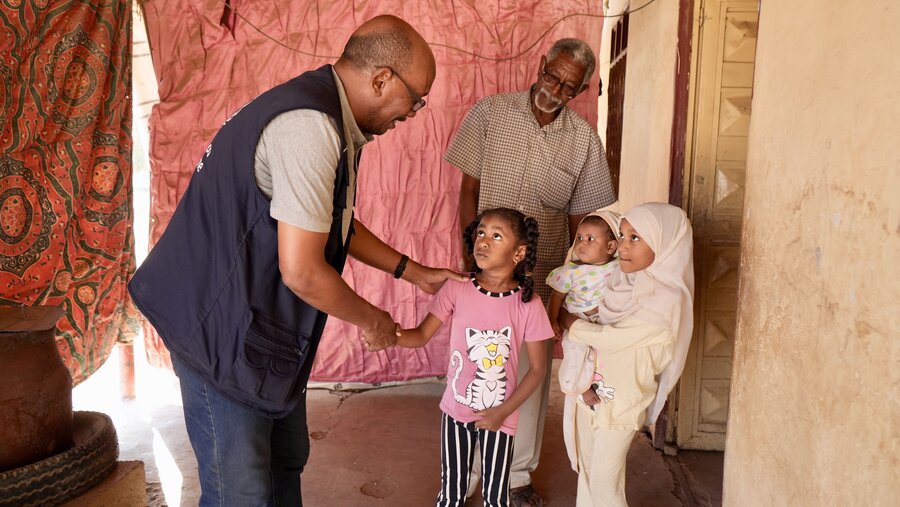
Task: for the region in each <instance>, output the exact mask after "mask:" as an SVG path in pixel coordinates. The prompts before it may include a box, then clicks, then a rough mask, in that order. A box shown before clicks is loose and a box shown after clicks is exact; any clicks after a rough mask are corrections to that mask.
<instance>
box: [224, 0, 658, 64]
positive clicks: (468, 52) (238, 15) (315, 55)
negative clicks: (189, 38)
mask: <svg viewBox="0 0 900 507" xmlns="http://www.w3.org/2000/svg"><path fill="white" fill-rule="evenodd" d="M224 1H225V5H226V6H228V8H230V9H231V12H233V13H234V15H235V16H237V17H239V18H241V19H242V20H244V22H245V23H247V24H248V25H250V27H251V28H253V29H254V30H256V31H257V32H259V33H260V34H262V35H263V36H264V37H266V38H267V39H269V40H271V41H272V42H274V43H276V44H278V45H279V46H281V47H283V48H285V49H287V50H289V51H293V52H295V53H300V54H302V55H307V56H312V57H314V58H326V59H331V60H335V59H337V58H338V56H335V55H320V54H317V53H310V52H307V51H303V50H302V49H298V48H295V47H291V46H288V45H287V44H285V43H283V42H281V41H280V40H277V39H275V38H274V37H272V36H271V35H269V34H267V33H266V32H264V31H263V30H262V29H260V28H259V27H258V26H256V25H254V24H253V23H252V22H251V21H250V20H249V19H247V18H246V17H244V15H243V14H241V13H240V12H238V10H237V9H235V8H234V6H232V5H231V2H230V1H229V0H224ZM654 2H656V0H648V1H647V3H645V4H644V5H641V6H640V7H635V8H634V9H631V10H626V11H622V12H620V13H619V14H589V13H586V12H573V13H572V14H567V15H565V16H563V17H561V18H559V19H557V20H556V21H554V22H553V24H551V25H550V26H549V27H548V28H547V29H546V30H544V33H542V34H541V35H540V36H539V37H538V38H537V39H535V41H534V42H533V43H531V45H530V46H528V47H527V48H525V49H524V50H522V51H521V52H519V53H518V54H515V55H512V56H504V57H502V58H496V57H492V56H485V55H482V54H479V53H473V52H472V51H467V50H465V49H462V48H458V47H456V46H451V45H448V44H442V43H440V42H428V45H429V46H432V47H439V48H445V49H449V50H452V51H458V52H460V53H464V54H467V55H470V56H473V57H475V58H478V59H481V60H489V61H492V62H503V61H506V60H514V59H516V58H519V57H520V56H522V55H524V54H525V53H527V52H529V51H531V50H532V49H534V47H535V46H537V45H538V43H539V42H541V41H542V40H543V39H544V37H546V36H547V34H549V33H550V30H552V29H553V28H554V27H556V25H558V24H560V23H562V22H563V21H565V20H567V19H569V18H573V17H577V16H582V17H588V18H601V19H602V18H620V17H622V16H625V15H627V14H631V13H633V12H638V11H640V10H642V9H645V8H646V7H648V6H650V4H652V3H654Z"/></svg>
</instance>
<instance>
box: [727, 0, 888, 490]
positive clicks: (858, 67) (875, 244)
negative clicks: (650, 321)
mask: <svg viewBox="0 0 900 507" xmlns="http://www.w3.org/2000/svg"><path fill="white" fill-rule="evenodd" d="M848 5H849V4H844V3H838V2H818V1H813V0H802V1H795V2H766V1H763V2H761V11H760V22H759V27H760V32H759V39H758V47H757V60H756V61H757V67H756V73H755V84H754V98H753V104H752V106H753V117H752V120H751V125H750V139H749V151H748V159H747V166H748V167H747V181H746V201H745V215H744V228H743V237H742V258H741V282H740V291H739V320H738V326H737V338H736V345H735V358H734V372H733V383H732V391H731V405H730V415H729V420H728V436H727V445H726V453H725V478H724V494H723V500H724V503H725V505H792V506H796V505H888V504H891V505H896V503H894V502H896V501H897V499H898V498H900V477H898V475H900V463H898V460H900V430H898V427H900V425H898V422H900V402H898V389H897V386H898V384H900V357H898V356H900V354H898V329H900V303H898V302H900V284H898V278H900V269H898V260H897V259H898V255H897V252H898V251H900V199H898V197H900V151H898V146H897V144H898V140H900V127H898V124H897V122H896V120H897V118H898V117H900V102H898V101H897V86H898V84H900V59H898V58H897V52H898V49H900V31H897V30H896V24H897V21H898V20H900V7H898V5H897V4H896V3H894V2H862V3H857V4H854V6H853V7H852V9H851V10H848Z"/></svg>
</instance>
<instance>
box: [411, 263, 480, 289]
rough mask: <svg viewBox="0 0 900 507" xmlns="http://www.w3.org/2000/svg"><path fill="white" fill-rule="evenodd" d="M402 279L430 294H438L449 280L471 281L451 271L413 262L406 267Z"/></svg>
mask: <svg viewBox="0 0 900 507" xmlns="http://www.w3.org/2000/svg"><path fill="white" fill-rule="evenodd" d="M402 278H403V279H404V280H406V281H408V282H409V283H411V284H413V285H415V286H416V287H418V288H420V289H422V291H424V292H427V293H428V294H434V293H436V292H437V291H438V289H440V288H441V287H442V286H443V285H444V282H446V281H447V280H456V281H458V282H464V281H466V280H468V279H469V277H468V276H466V275H461V274H459V273H457V272H455V271H451V270H449V269H437V268H429V267H428V266H423V265H421V264H419V263H418V262H413V261H409V263H408V264H407V265H406V271H404V272H403V277H402Z"/></svg>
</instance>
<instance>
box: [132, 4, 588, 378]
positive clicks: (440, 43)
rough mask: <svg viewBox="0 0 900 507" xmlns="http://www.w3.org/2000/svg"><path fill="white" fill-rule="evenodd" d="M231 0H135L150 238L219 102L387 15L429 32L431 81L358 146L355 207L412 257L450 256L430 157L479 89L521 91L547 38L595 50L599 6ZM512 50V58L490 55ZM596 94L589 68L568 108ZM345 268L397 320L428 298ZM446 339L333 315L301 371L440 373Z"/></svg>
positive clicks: (275, 79)
mask: <svg viewBox="0 0 900 507" xmlns="http://www.w3.org/2000/svg"><path fill="white" fill-rule="evenodd" d="M232 5H233V6H234V7H235V10H236V11H237V13H238V14H239V15H237V16H236V15H234V12H231V11H226V10H225V6H224V5H223V2H221V1H220V0H206V1H201V2H196V3H192V4H188V3H184V2H177V3H176V2H172V1H168V2H167V1H159V0H157V1H149V2H146V3H145V4H144V9H145V14H146V20H147V29H148V32H149V38H150V45H151V47H152V48H153V62H154V66H155V68H156V72H157V78H158V82H159V96H160V103H159V104H158V105H157V106H156V107H155V108H154V111H153V114H152V116H151V118H150V125H151V132H152V137H151V149H150V159H151V160H150V162H151V171H152V181H151V199H152V207H151V214H152V216H151V224H152V226H151V227H152V230H151V243H152V242H155V240H157V239H158V238H159V236H160V234H162V231H163V230H164V228H165V225H166V224H167V223H168V221H169V218H170V217H171V214H172V212H173V211H174V209H175V205H176V204H177V202H178V199H179V197H180V196H181V194H182V193H183V192H184V190H185V188H186V187H187V183H188V181H189V179H190V175H191V172H192V171H191V170H192V167H193V166H194V164H195V162H196V160H197V159H198V158H199V156H200V153H201V152H202V150H203V149H204V147H205V146H206V144H207V143H208V142H209V140H210V139H211V138H212V136H213V135H214V134H215V132H216V130H217V129H218V127H219V126H220V125H221V124H222V122H223V121H224V120H225V118H227V117H228V115H229V114H230V113H232V112H234V111H235V110H236V109H237V108H239V107H240V106H241V105H243V104H244V103H245V102H247V101H248V100H250V99H251V98H252V97H253V96H255V95H256V94H258V93H260V92H262V91H264V90H266V89H268V88H270V87H272V86H274V85H276V84H278V83H281V82H283V81H285V80H287V79H289V78H291V77H293V76H294V75H296V74H299V73H301V72H303V71H305V70H307V69H312V68H315V67H318V66H320V65H322V64H324V63H330V62H333V61H334V60H335V59H336V58H337V56H338V55H339V54H340V52H341V50H342V48H343V44H344V42H345V41H346V39H347V37H348V36H349V35H350V33H351V32H352V31H353V29H354V28H356V27H357V26H358V25H360V24H361V23H362V22H364V21H365V20H367V19H369V18H372V17H374V16H376V15H379V14H394V15H397V16H399V17H401V18H403V19H405V20H407V21H408V22H409V23H410V24H412V25H413V26H414V27H416V29H418V30H419V32H420V33H421V34H422V35H423V36H424V37H425V39H426V40H427V41H429V43H431V44H432V47H433V50H434V53H435V57H436V59H437V64H438V72H437V79H436V80H435V83H434V86H433V87H432V90H431V93H430V94H429V96H428V97H427V100H428V107H426V108H425V109H423V110H422V111H421V112H419V114H417V115H416V117H415V118H414V119H412V120H409V121H407V122H405V123H404V124H403V125H401V126H399V127H398V128H397V129H396V130H394V131H392V132H390V133H388V134H387V135H385V136H382V137H380V138H378V139H377V140H376V141H375V142H373V143H370V144H369V145H367V146H366V148H365V149H364V152H363V156H362V162H361V167H360V177H359V193H358V198H357V217H358V218H359V219H360V220H361V221H362V222H363V223H365V224H366V225H367V226H368V227H369V228H370V229H371V230H372V231H374V232H375V233H376V234H377V235H378V236H379V237H381V238H382V239H384V240H385V241H386V242H387V243H388V244H390V245H392V246H394V248H396V249H397V250H399V251H401V252H404V253H406V254H408V255H409V256H410V257H411V258H413V259H415V260H417V261H420V262H422V263H424V264H428V265H432V266H441V267H455V266H457V265H458V263H459V257H460V253H459V245H458V244H457V243H458V241H456V238H457V237H458V232H457V231H458V226H459V224H458V220H457V218H456V217H457V200H458V195H459V181H460V175H459V173H458V171H456V170H455V169H453V168H452V167H450V166H448V165H447V164H446V163H444V162H443V161H442V159H441V157H442V155H443V153H444V151H445V149H446V147H447V145H448V144H449V142H450V140H451V138H452V136H453V134H454V132H455V131H456V128H457V127H458V125H459V123H460V122H461V121H462V119H463V117H464V116H465V114H466V112H467V111H468V110H469V108H470V107H471V106H472V105H473V104H474V103H475V102H476V101H477V100H478V99H480V98H482V97H484V96H487V95H490V94H494V93H498V92H507V91H517V90H524V89H527V88H528V87H529V86H530V85H531V84H532V83H533V82H534V81H535V79H536V77H537V73H538V64H539V61H540V57H541V55H543V54H545V53H546V51H547V49H548V48H549V47H550V45H552V43H553V42H554V41H555V40H557V39H559V38H562V37H578V38H581V39H584V40H586V41H587V42H588V43H589V44H590V45H591V47H593V48H594V49H595V51H596V50H598V49H599V45H600V33H601V28H602V20H601V19H600V18H596V17H587V16H571V17H568V18H566V19H564V20H563V21H562V22H560V23H558V24H556V25H555V26H553V27H552V28H551V25H553V24H554V23H555V22H556V21H558V20H560V19H561V18H564V17H566V16H569V15H571V14H574V13H589V14H594V15H599V14H600V13H601V12H600V4H599V2H588V1H576V0H556V1H546V0H528V1H524V0H519V1H513V0H507V1H500V2H474V1H442V2H434V1H432V2H428V1H422V0H404V1H401V0H381V1H374V2H362V3H351V2H334V3H324V2H323V3H316V2H277V1H271V0H269V1H263V0H259V1H247V0H240V1H238V0H232ZM241 16H243V18H246V19H243V18H242V17H241ZM251 23H252V24H253V25H255V26H256V27H258V28H259V31H258V30H256V29H255V28H253V27H251V26H250V24H251ZM548 30H549V31H548ZM260 31H261V32H263V33H264V34H265V35H263V33H260ZM545 31H547V34H546V36H544V37H543V38H540V39H539V37H540V36H541V35H542V34H544V32H545ZM267 36H268V37H267ZM269 37H271V38H269ZM276 41H277V42H276ZM535 42H536V44H534V43H535ZM279 43H281V44H284V45H286V46H289V47H291V48H294V49H299V50H302V51H305V52H308V53H314V54H316V55H320V56H308V55H305V54H301V53H299V52H297V51H294V50H291V49H286V48H285V47H284V46H282V45H281V44H279ZM533 44H534V45H533ZM532 45H533V47H532ZM445 46H452V47H455V48H460V49H463V50H465V51H468V52H472V53H477V54H478V55H480V56H473V55H470V54H466V53H465V52H463V51H460V50H458V49H451V48H447V47H445ZM510 56H514V57H515V58H513V59H505V60H502V61H495V60H492V59H504V58H508V57H510ZM597 96H598V86H597V79H596V77H595V78H594V79H593V80H592V81H591V83H590V88H589V89H588V90H587V91H585V92H584V93H583V94H582V95H581V96H579V97H578V98H577V99H575V100H573V101H572V102H571V104H570V106H571V107H572V108H573V109H575V110H576V111H578V112H579V113H581V114H582V115H584V116H585V117H586V118H587V119H588V120H589V121H590V122H592V123H596V121H597ZM344 279H345V280H346V281H347V283H349V284H350V286H351V287H353V288H355V290H356V291H357V292H358V293H360V294H361V295H362V296H363V297H365V298H366V299H368V300H369V301H371V302H372V303H374V304H376V305H378V306H379V307H381V308H383V309H385V310H387V311H389V312H390V313H391V314H392V315H393V316H394V318H395V319H396V320H397V321H398V322H400V323H401V324H402V325H403V326H405V327H409V326H413V325H415V324H417V323H418V322H419V320H421V318H422V317H423V316H424V307H425V304H426V303H427V302H428V299H429V297H430V296H428V295H427V294H424V293H421V292H420V291H418V290H416V289H415V288H414V287H413V286H412V285H410V284H408V283H406V282H395V281H394V280H393V279H392V278H391V277H390V275H388V274H386V273H381V272H378V271H375V270H373V269H370V268H368V267H367V266H363V265H360V264H359V263H357V262H355V261H353V260H351V261H350V262H349V263H348V265H347V267H346V269H345V271H344ZM148 336H149V341H148V350H150V351H151V352H150V354H151V360H154V361H156V362H166V361H167V354H166V352H165V350H164V348H163V347H162V344H161V343H160V342H159V341H158V339H156V338H155V335H152V334H148ZM446 349H447V335H446V333H445V332H441V333H439V334H438V335H437V336H436V337H435V338H434V339H433V340H432V341H431V343H429V345H428V346H427V347H425V348H422V349H418V350H400V349H390V350H386V351H382V352H378V353H370V352H367V351H366V350H365V346H364V343H363V341H362V338H361V336H360V334H359V332H358V330H357V329H356V328H355V327H353V326H350V325H348V324H346V323H344V322H341V321H338V320H336V319H332V320H330V321H329V324H328V326H327V327H326V331H325V335H324V337H323V338H322V344H321V346H320V348H319V352H318V355H317V358H316V364H315V367H314V369H313V373H312V378H313V379H314V380H322V381H341V382H367V383H376V382H385V381H396V380H407V379H413V378H421V377H428V376H436V375H443V374H444V373H445V372H446V359H447V358H446V356H447V352H446Z"/></svg>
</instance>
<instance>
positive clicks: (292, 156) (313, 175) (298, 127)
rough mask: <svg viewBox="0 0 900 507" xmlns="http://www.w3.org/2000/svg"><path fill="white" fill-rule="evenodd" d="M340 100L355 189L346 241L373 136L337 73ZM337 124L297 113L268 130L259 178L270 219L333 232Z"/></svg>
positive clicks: (259, 150) (309, 112)
mask: <svg viewBox="0 0 900 507" xmlns="http://www.w3.org/2000/svg"><path fill="white" fill-rule="evenodd" d="M334 78H335V82H336V83H337V85H338V95H339V96H340V99H341V115H342V120H343V122H344V138H345V139H346V141H347V151H348V153H347V164H348V166H349V172H350V185H349V188H348V189H347V207H346V208H345V210H344V220H343V224H342V225H343V227H342V229H343V236H344V237H345V238H346V237H347V231H348V229H349V227H350V220H351V217H352V216H353V202H354V196H355V195H356V169H357V168H356V158H357V152H358V151H359V149H360V148H361V147H362V145H363V144H365V143H367V142H368V141H369V140H371V137H368V136H365V135H363V133H362V131H360V129H359V126H357V124H356V121H355V119H354V118H353V113H352V112H351V111H350V105H349V103H348V102H347V98H346V94H345V93H344V87H343V84H342V83H341V81H340V79H339V78H338V77H337V74H336V73H335V74H334ZM340 149H341V139H340V136H339V135H338V130H337V126H336V125H335V122H334V121H333V120H332V119H331V118H330V117H329V116H328V115H327V114H325V113H322V112H320V111H316V110H313V109H295V110H293V111H288V112H286V113H283V114H280V115H278V116H276V117H275V118H274V119H272V121H270V122H269V124H268V125H267V126H266V128H265V129H263V132H262V135H261V136H260V138H259V142H258V143H257V145H256V160H255V163H254V175H255V177H256V184H257V186H258V187H259V189H260V191H261V192H262V193H263V195H265V196H266V197H268V198H269V199H271V209H270V215H271V216H272V218H274V219H275V220H278V221H279V222H285V223H287V224H290V225H293V226H295V227H299V228H301V229H304V230H307V231H312V232H322V233H327V232H328V231H329V230H330V229H331V213H332V211H333V208H334V206H333V204H332V196H333V195H334V180H335V168H336V167H337V164H338V161H339V160H340V156H341V151H340Z"/></svg>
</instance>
